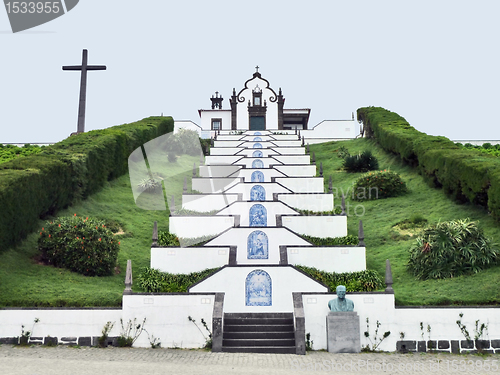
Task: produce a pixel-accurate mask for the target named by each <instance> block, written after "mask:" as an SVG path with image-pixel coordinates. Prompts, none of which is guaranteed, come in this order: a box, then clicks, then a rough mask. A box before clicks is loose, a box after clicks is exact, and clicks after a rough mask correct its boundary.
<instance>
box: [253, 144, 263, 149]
mask: <svg viewBox="0 0 500 375" xmlns="http://www.w3.org/2000/svg"><path fill="white" fill-rule="evenodd" d="M253 148H262V145H261V144H260V143H254V144H253Z"/></svg>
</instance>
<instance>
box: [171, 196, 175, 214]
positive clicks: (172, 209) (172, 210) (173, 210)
mask: <svg viewBox="0 0 500 375" xmlns="http://www.w3.org/2000/svg"><path fill="white" fill-rule="evenodd" d="M170 202H171V203H170V215H172V216H173V215H174V214H175V197H174V195H173V194H172V200H171V201H170Z"/></svg>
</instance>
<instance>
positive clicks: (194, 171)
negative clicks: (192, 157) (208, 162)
mask: <svg viewBox="0 0 500 375" xmlns="http://www.w3.org/2000/svg"><path fill="white" fill-rule="evenodd" d="M193 177H196V163H193Z"/></svg>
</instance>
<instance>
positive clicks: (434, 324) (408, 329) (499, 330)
mask: <svg viewBox="0 0 500 375" xmlns="http://www.w3.org/2000/svg"><path fill="white" fill-rule="evenodd" d="M336 297H337V296H336V295H335V294H333V293H329V294H308V293H307V294H306V293H305V294H303V295H302V300H303V304H304V314H305V323H306V333H308V332H309V333H310V334H311V340H313V341H314V349H316V350H319V349H327V343H326V315H327V314H328V301H330V300H331V299H335V298H336ZM346 298H349V299H350V300H352V301H353V302H354V311H356V312H358V315H359V316H360V325H361V327H360V328H361V330H360V336H361V337H360V339H361V345H362V346H365V345H367V344H369V341H368V339H367V338H366V337H365V335H364V332H365V331H366V330H367V329H366V318H369V321H370V325H369V326H370V330H369V332H370V338H371V339H372V340H373V338H374V333H375V329H376V323H377V320H378V321H379V322H380V324H381V325H380V328H379V332H378V336H379V337H380V335H383V334H384V332H386V331H390V332H391V334H390V336H389V337H387V338H386V339H385V340H384V341H383V342H382V344H381V345H380V346H379V349H380V350H384V351H395V350H396V342H397V341H400V340H401V338H400V332H403V333H404V334H405V338H404V340H416V341H418V340H429V339H430V340H465V338H464V336H463V335H462V333H461V332H460V329H459V328H458V325H457V324H456V321H457V320H458V319H460V317H459V314H460V313H463V314H464V315H463V318H462V323H463V324H465V325H466V326H467V329H468V330H469V332H471V334H472V336H473V335H474V327H475V321H476V320H478V319H479V321H480V322H479V324H481V323H489V325H488V335H484V337H483V338H484V339H488V338H489V339H498V338H500V321H499V320H498V316H499V314H500V308H498V307H492V308H488V307H441V308H439V307H435V308H422V307H411V308H406V307H405V308H395V307H394V295H393V294H384V293H380V294H379V293H356V294H353V293H347V295H346ZM420 322H422V324H423V325H424V337H423V339H422V336H421V333H422V331H421V330H420ZM427 325H430V326H431V332H430V338H429V335H428V333H427Z"/></svg>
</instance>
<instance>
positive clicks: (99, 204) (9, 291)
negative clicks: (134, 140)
mask: <svg viewBox="0 0 500 375" xmlns="http://www.w3.org/2000/svg"><path fill="white" fill-rule="evenodd" d="M194 162H197V164H198V163H199V158H198V157H192V156H187V155H183V156H181V157H180V158H179V160H178V161H177V163H175V164H172V163H168V162H167V163H166V165H167V166H168V174H167V172H165V173H163V174H162V175H163V176H164V177H166V179H167V180H168V182H169V185H175V186H177V187H178V188H179V189H177V191H176V192H175V194H176V202H180V195H181V193H182V184H183V181H184V177H183V176H184V174H185V175H187V176H188V178H190V176H191V175H192V173H191V170H192V166H193V163H194ZM165 170H167V169H165ZM183 171H189V172H187V173H186V172H183ZM188 181H189V184H190V180H188ZM168 190H169V189H168ZM168 190H167V193H170V194H171V193H174V192H173V191H172V190H170V191H168ZM75 213H76V214H77V215H78V216H81V217H86V216H91V217H98V218H102V219H105V220H108V221H111V222H113V221H114V222H116V224H118V225H119V226H120V227H121V228H122V229H123V232H124V234H121V235H117V238H118V239H119V241H120V243H121V244H120V251H119V253H118V269H117V272H120V273H117V274H115V275H114V276H110V277H85V276H82V275H79V274H77V273H74V272H70V271H67V270H65V269H61V268H55V267H52V266H45V265H42V264H38V262H37V259H36V258H37V255H38V250H37V240H38V235H39V231H40V230H41V229H42V227H43V225H44V223H45V221H41V220H40V223H39V230H38V231H37V232H36V233H32V234H30V235H29V236H28V238H27V239H26V240H25V241H23V242H22V244H21V245H19V246H18V247H17V248H16V249H9V250H8V251H5V252H3V253H1V254H0V264H1V267H0V306H120V305H121V297H122V293H123V289H124V287H125V286H124V279H125V269H126V264H127V259H132V266H133V275H134V279H135V278H137V277H138V275H139V273H140V270H141V269H142V268H144V267H147V266H149V265H150V263H149V262H150V250H151V241H152V240H151V238H152V231H153V222H154V221H157V222H158V228H159V229H160V230H168V215H169V211H146V210H142V209H141V208H139V207H137V205H136V204H135V202H134V198H133V194H132V190H131V186H130V178H129V175H128V173H127V174H126V175H123V176H121V177H119V178H117V179H116V180H113V181H111V182H108V183H107V184H106V186H105V187H104V188H103V189H102V190H101V191H100V192H98V193H97V194H94V195H92V196H90V197H89V198H88V199H86V200H84V201H81V202H80V203H78V204H76V205H74V206H72V207H70V208H68V209H67V210H63V211H60V212H59V213H58V216H72V215H73V214H75ZM49 220H50V219H49ZM134 290H139V289H138V286H137V285H135V286H134Z"/></svg>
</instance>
